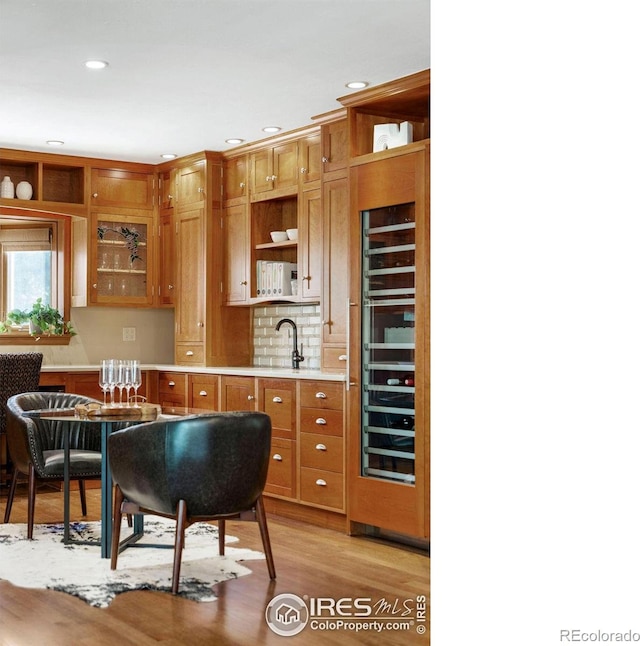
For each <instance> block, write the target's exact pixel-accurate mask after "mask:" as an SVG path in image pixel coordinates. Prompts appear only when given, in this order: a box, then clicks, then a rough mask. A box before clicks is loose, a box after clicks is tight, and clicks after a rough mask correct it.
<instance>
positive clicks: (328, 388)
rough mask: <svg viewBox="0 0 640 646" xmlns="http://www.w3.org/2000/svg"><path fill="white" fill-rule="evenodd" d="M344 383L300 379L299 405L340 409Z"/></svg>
mask: <svg viewBox="0 0 640 646" xmlns="http://www.w3.org/2000/svg"><path fill="white" fill-rule="evenodd" d="M343 397H344V384H343V383H341V382H335V381H323V382H322V383H320V382H317V381H302V382H301V383H300V406H304V407H305V408H307V407H308V408H331V409H333V410H342V409H343V407H344V405H343Z"/></svg>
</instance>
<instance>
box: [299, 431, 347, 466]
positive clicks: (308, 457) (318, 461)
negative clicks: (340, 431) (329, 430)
mask: <svg viewBox="0 0 640 646" xmlns="http://www.w3.org/2000/svg"><path fill="white" fill-rule="evenodd" d="M343 456H344V450H343V442H342V438H341V437H334V436H333V435H319V434H317V433H300V466H301V467H311V468H313V469H322V470H324V471H335V472H337V473H343V471H344V468H343Z"/></svg>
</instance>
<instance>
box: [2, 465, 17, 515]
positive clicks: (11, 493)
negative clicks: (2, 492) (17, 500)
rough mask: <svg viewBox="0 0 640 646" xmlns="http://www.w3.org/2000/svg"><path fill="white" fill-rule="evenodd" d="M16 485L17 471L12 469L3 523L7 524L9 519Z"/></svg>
mask: <svg viewBox="0 0 640 646" xmlns="http://www.w3.org/2000/svg"><path fill="white" fill-rule="evenodd" d="M17 484H18V470H17V469H16V468H15V467H13V475H12V476H11V485H10V486H9V495H8V497H7V508H6V509H5V510H4V522H5V523H8V522H9V518H10V517H11V508H12V507H13V497H14V496H15V493H16V485H17Z"/></svg>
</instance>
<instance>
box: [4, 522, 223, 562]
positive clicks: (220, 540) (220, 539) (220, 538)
mask: <svg viewBox="0 0 640 646" xmlns="http://www.w3.org/2000/svg"><path fill="white" fill-rule="evenodd" d="M5 522H6V521H5ZM225 530H226V526H225V521H224V518H220V519H219V520H218V554H220V556H224V533H225Z"/></svg>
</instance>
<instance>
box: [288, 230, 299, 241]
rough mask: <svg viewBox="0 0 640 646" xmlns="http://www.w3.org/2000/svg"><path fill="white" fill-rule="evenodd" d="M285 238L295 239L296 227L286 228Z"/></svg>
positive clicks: (296, 237) (296, 235)
mask: <svg viewBox="0 0 640 646" xmlns="http://www.w3.org/2000/svg"><path fill="white" fill-rule="evenodd" d="M287 238H289V240H297V239H298V229H287Z"/></svg>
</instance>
